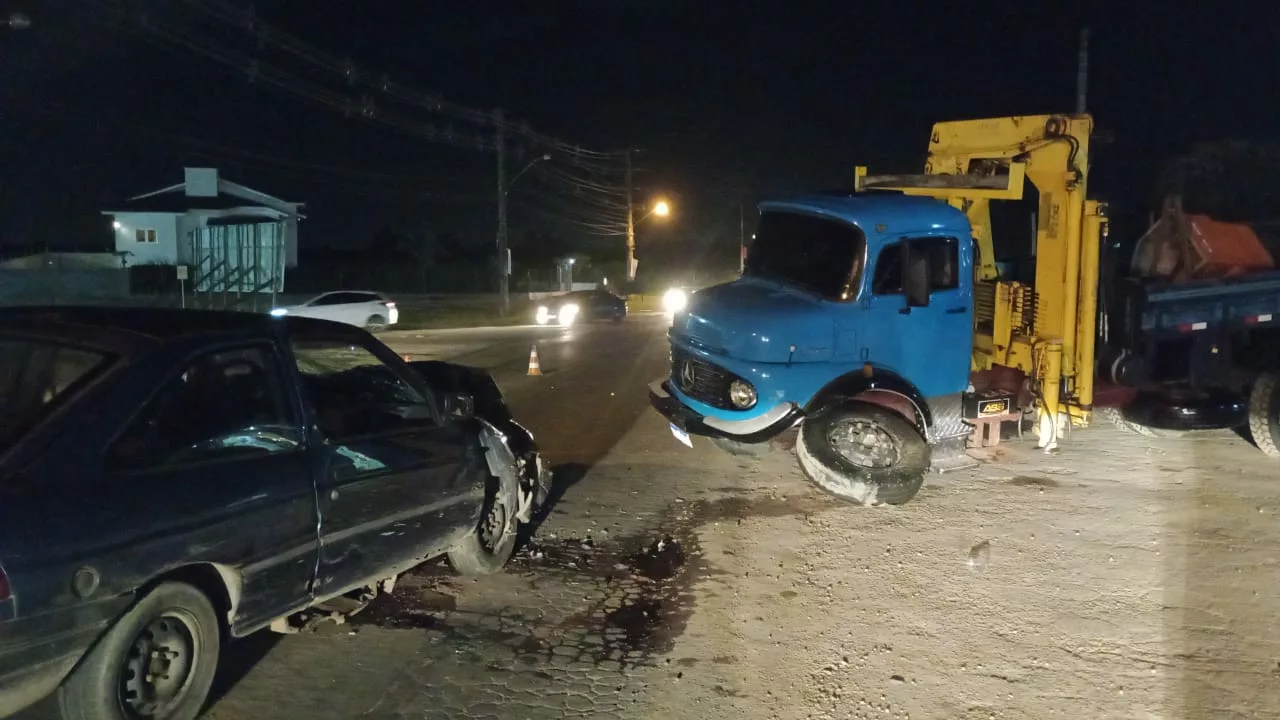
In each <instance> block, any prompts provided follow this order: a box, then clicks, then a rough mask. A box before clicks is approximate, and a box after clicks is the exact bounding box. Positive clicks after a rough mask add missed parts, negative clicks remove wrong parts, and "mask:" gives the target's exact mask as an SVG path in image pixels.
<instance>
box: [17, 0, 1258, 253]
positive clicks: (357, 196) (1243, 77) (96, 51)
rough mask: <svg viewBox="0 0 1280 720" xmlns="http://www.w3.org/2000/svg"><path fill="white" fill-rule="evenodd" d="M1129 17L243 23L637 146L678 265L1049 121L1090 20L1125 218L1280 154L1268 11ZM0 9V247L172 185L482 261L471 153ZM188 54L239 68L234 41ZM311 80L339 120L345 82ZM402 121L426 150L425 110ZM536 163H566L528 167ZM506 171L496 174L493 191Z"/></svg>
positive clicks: (930, 13)
mask: <svg viewBox="0 0 1280 720" xmlns="http://www.w3.org/2000/svg"><path fill="white" fill-rule="evenodd" d="M213 4H214V5H215V6H218V7H222V6H231V7H247V3H243V2H240V1H239V0H220V1H215V2H214V3H213ZM1142 4H1143V3H1125V4H1123V5H1128V6H1134V5H1142ZM122 5H123V6H128V7H143V8H147V9H148V12H147V15H146V17H147V18H148V22H147V24H145V25H144V24H142V23H140V22H139V20H138V18H139V17H140V16H139V15H137V14H136V13H135V14H133V15H129V16H128V17H127V18H126V19H125V20H124V21H123V22H121V21H120V20H119V18H118V17H116V16H113V15H111V14H110V13H109V12H108V11H109V10H110V9H111V8H112V7H118V6H122ZM1120 5H1122V3H1115V6H1117V7H1118V6H1120ZM1149 5H1150V7H1151V8H1152V9H1151V10H1146V9H1143V10H1125V11H1119V10H1112V11H1108V12H1095V13H1091V14H1088V15H1085V13H1083V12H1082V11H1077V10H1078V9H1077V8H1076V7H1075V6H1074V5H1073V4H1069V3H1057V4H1055V6H1057V7H1058V8H1060V9H1050V10H1038V9H1036V8H1037V7H1038V6H1036V5H1035V4H1033V3H981V2H966V3H944V2H937V3H911V2H892V3H873V2H852V1H850V0H846V1H844V2H801V1H796V2H789V3H788V2H760V1H749V2H734V3H729V2H718V3H717V2H695V1H692V0H689V1H685V2H679V1H677V0H648V1H645V0H628V1H624V0H594V1H590V0H554V1H550V0H548V1H547V2H541V3H516V2H487V1H484V0H470V1H468V2H439V1H437V2H427V1H422V2H391V1H389V0H388V1H385V2H350V1H347V2H338V1H336V0H281V1H277V2H270V1H267V0H261V1H259V2H257V3H256V5H255V9H256V12H257V14H258V17H260V18H261V19H262V20H264V21H265V22H266V23H268V24H270V25H271V26H273V27H276V28H279V29H282V30H284V31H287V32H288V33H291V34H292V35H294V36H296V37H297V38H300V39H301V40H303V41H305V42H306V43H308V44H309V45H312V46H315V47H317V48H321V49H323V50H325V51H327V52H330V53H333V54H334V55H336V56H344V57H350V58H351V59H352V60H353V62H354V64H355V66H356V67H357V68H359V69H360V70H361V71H367V72H368V73H373V74H377V75H379V76H380V75H382V74H384V73H385V74H386V75H387V77H389V78H391V79H393V80H394V81H396V82H398V83H401V84H403V85H404V86H408V87H412V88H414V89H417V90H421V91H424V92H429V93H435V94H438V95H439V96H441V97H443V98H445V99H447V100H449V101H451V102H454V103H458V104H460V105H463V106H468V107H473V108H477V109H482V110H485V111H489V110H492V109H494V108H498V107H501V108H503V109H504V110H505V111H506V112H507V114H508V115H509V116H510V117H512V118H513V119H516V120H520V121H524V122H527V123H529V125H530V126H531V127H532V128H534V129H536V130H537V131H538V132H541V133H545V134H547V135H550V136H554V137H556V138H560V139H562V140H563V141H565V142H569V143H573V144H579V145H582V146H585V147H587V148H591V149H593V150H600V151H606V150H618V149H621V148H624V147H628V146H632V147H640V148H644V149H645V150H646V151H647V152H645V153H643V154H642V155H641V156H640V158H641V160H640V161H639V162H640V165H641V167H642V170H643V172H642V173H641V174H640V175H638V177H637V185H638V186H639V188H640V190H639V192H638V196H639V199H643V198H644V197H646V196H649V195H652V194H658V193H661V194H664V195H667V196H670V197H672V198H673V199H674V201H675V204H676V207H677V217H676V218H675V221H674V222H672V223H671V224H670V225H669V226H668V227H666V228H664V229H662V230H661V231H659V230H657V229H656V228H655V229H653V230H652V231H651V232H655V233H657V232H661V233H666V234H667V236H668V238H678V239H683V240H687V241H689V242H690V243H691V244H692V245H697V244H699V243H705V242H708V241H709V240H710V239H712V238H715V237H717V236H719V237H723V236H724V235H726V234H732V235H733V236H734V237H735V238H736V234H737V226H738V202H739V199H740V198H746V201H747V205H748V208H749V207H750V205H751V203H752V202H753V201H754V200H756V199H759V198H760V197H762V196H765V195H769V194H773V193H780V192H781V193H789V192H794V191H798V190H804V189H831V188H837V187H846V186H848V185H849V184H850V178H851V176H852V173H853V167H854V165H855V164H868V165H870V166H871V167H872V168H873V170H874V169H875V168H881V169H885V170H911V169H917V168H918V167H919V166H920V164H921V162H922V160H923V154H924V151H925V145H926V141H927V136H928V129H929V126H930V124H931V123H932V122H933V121H935V120H942V119H964V118H969V117H983V116H998V115H1006V114H1030V113H1041V112H1056V111H1070V110H1071V109H1072V108H1073V107H1074V102H1075V97H1074V94H1075V65H1076V46H1077V42H1078V35H1079V30H1080V28H1081V27H1082V26H1083V25H1084V24H1086V22H1087V24H1088V25H1089V26H1090V27H1091V29H1092V43H1091V51H1092V52H1091V73H1090V86H1089V89H1090V92H1089V109H1090V111H1091V112H1093V114H1094V115H1095V117H1096V118H1097V122H1098V125H1099V126H1100V127H1102V128H1105V129H1106V130H1108V131H1109V132H1110V134H1111V135H1112V136H1113V138H1114V140H1113V142H1112V143H1111V144H1109V145H1108V146H1106V147H1102V148H1097V149H1096V150H1095V153H1094V169H1093V174H1092V176H1091V182H1092V185H1093V188H1094V190H1095V192H1101V193H1104V194H1105V195H1106V197H1107V198H1108V199H1109V200H1111V201H1112V202H1113V204H1114V205H1117V206H1121V205H1123V206H1126V207H1128V208H1129V209H1134V208H1135V207H1137V206H1142V210H1145V209H1146V206H1145V204H1146V203H1147V202H1148V200H1149V198H1148V197H1147V195H1148V190H1149V188H1150V186H1151V184H1152V179H1153V176H1154V174H1155V173H1156V172H1157V170H1158V168H1159V166H1160V164H1161V163H1162V161H1164V160H1166V159H1167V158H1168V157H1170V156H1171V155H1173V154H1176V153H1178V152H1181V151H1183V150H1185V149H1186V148H1187V147H1188V146H1189V145H1190V144H1191V143H1193V142H1196V141H1201V140H1215V139H1221V138H1258V139H1268V140H1276V139H1280V137H1277V136H1280V119H1278V118H1280V116H1278V115H1277V114H1276V112H1275V110H1274V105H1275V101H1274V99H1273V98H1274V96H1273V95H1272V94H1271V93H1272V92H1274V90H1275V89H1276V88H1280V60H1278V59H1277V58H1278V57H1280V55H1278V54H1277V52H1276V49H1277V40H1278V38H1277V36H1278V35H1280V6H1276V5H1273V7H1272V8H1271V9H1267V10H1262V9H1255V10H1252V11H1246V10H1245V9H1244V8H1245V7H1247V5H1249V4H1246V3H1218V4H1216V5H1204V6H1202V7H1205V8H1211V9H1205V10H1202V11H1199V12H1198V13H1186V12H1178V11H1175V10H1173V9H1172V8H1173V7H1174V6H1171V5H1167V4H1156V3H1150V4H1149ZM1229 5H1230V6H1238V7H1239V8H1240V9H1238V10H1235V11H1227V10H1223V9H1222V8H1224V7H1227V6H1229ZM1252 5H1254V6H1256V7H1257V8H1263V7H1264V4H1263V3H1253V4H1252ZM1045 7H1050V6H1049V5H1047V4H1046V6H1045ZM552 8H554V9H552ZM0 10H4V11H5V12H6V14H7V12H8V11H11V10H20V11H22V12H24V13H26V14H27V15H29V16H30V17H31V19H32V24H31V27H30V28H29V29H26V30H22V31H17V32H15V31H11V30H7V29H4V30H0V127H3V135H2V139H0V158H2V160H0V173H2V174H0V243H3V244H5V245H9V246H14V245H18V244H24V243H50V244H51V245H52V246H59V247H65V246H73V245H76V244H78V243H81V242H85V243H88V242H91V241H92V240H91V239H97V240H103V239H106V238H109V231H108V230H107V229H106V227H105V221H104V219H103V218H101V217H100V216H98V215H97V214H96V213H97V211H99V210H101V209H104V208H106V207H109V206H110V205H111V204H113V203H116V202H118V201H120V200H123V199H124V198H125V197H127V196H129V195H132V194H136V193H140V192H144V191H148V190H152V189H156V188H158V187H161V186H163V185H167V184H171V183H174V182H178V181H180V180H181V168H182V166H183V165H184V164H209V165H216V166H218V167H220V168H221V169H222V173H223V175H224V176H225V177H228V178H229V179H232V180H234V181H237V182H240V183H243V184H246V185H249V186H251V187H254V188H256V189H260V190H262V191H265V192H268V193H271V194H274V195H278V196H281V197H284V198H285V199H287V200H291V201H301V202H306V203H307V204H308V208H309V219H308V221H307V223H306V227H305V229H304V231H303V232H304V234H303V238H302V242H303V244H304V246H306V245H307V244H312V245H333V246H345V247H358V246H360V245H362V244H365V243H367V242H368V240H369V239H370V237H371V236H372V235H373V234H374V233H375V232H376V231H377V230H378V229H379V228H380V227H381V226H384V225H386V224H388V223H391V222H396V223H407V224H410V225H416V226H423V225H426V226H430V227H431V228H432V229H433V230H435V231H436V232H449V233H456V234H459V235H461V236H463V237H465V238H468V239H469V241H474V242H477V243H492V238H493V222H494V213H495V211H494V199H493V195H494V191H493V182H494V181H493V176H494V169H493V167H494V157H493V155H492V154H491V153H490V152H482V151H477V150H470V149H463V148H458V147H453V146H450V145H444V144H438V143H432V142H428V141H427V140H426V139H425V138H424V137H422V136H421V135H418V134H413V133H409V132H403V131H401V130H398V129H394V128H389V127H385V126H383V125H380V124H378V123H376V122H365V121H361V120H359V119H351V118H345V117H343V114H342V112H340V111H338V110H335V109H332V108H328V107H321V106H318V105H316V104H313V103H311V102H308V101H307V100H302V99H297V98H295V97H293V96H292V95H291V94H290V93H289V92H282V91H280V90H278V89H276V88H273V87H271V86H270V85H269V84H266V83H263V82H261V81H259V82H249V80H248V74H247V73H246V72H245V69H244V68H243V67H242V68H240V69H236V68H234V67H227V66H225V65H221V64H219V63H217V62H214V61H212V60H209V59H207V58H205V57H202V56H200V55H199V54H197V53H196V52H193V51H192V50H191V49H190V48H187V47H183V46H175V45H173V44H166V43H164V42H162V41H160V40H158V39H157V37H156V33H155V32H154V29H155V28H161V29H164V28H171V29H172V28H177V29H180V30H183V31H184V32H192V31H196V32H201V27H202V26H201V25H200V24H199V21H198V20H197V18H198V17H199V15H200V13H199V11H198V10H197V9H193V8H191V7H190V6H189V4H188V3H187V2H185V0H168V1H167V2H158V1H150V0H133V1H132V2H122V1H121V0H0ZM203 37H205V38H206V39H207V40H208V42H209V43H212V44H213V45H214V46H216V47H222V48H228V49H231V50H234V51H236V52H243V51H246V50H247V51H249V52H250V54H252V49H253V48H254V47H255V44H254V39H253V37H252V35H251V34H249V33H247V32H239V33H237V32H225V31H222V32H219V33H209V34H208V35H205V36H203ZM307 77H308V79H309V80H311V81H314V82H316V83H319V84H320V85H323V86H324V87H326V88H328V89H330V90H331V91H333V92H334V93H336V94H337V95H338V96H343V95H344V94H345V95H347V96H350V95H351V94H352V93H351V91H349V90H348V89H347V86H346V85H344V82H343V80H342V78H340V77H324V76H323V75H322V74H321V75H316V74H312V75H308V76H307ZM407 117H410V118H411V119H412V121H413V122H421V123H428V122H432V123H436V124H437V125H438V127H443V126H444V124H445V120H444V119H443V118H439V117H433V116H432V115H431V114H429V113H427V112H425V111H423V112H418V113H416V114H414V113H410V114H408V115H407ZM455 128H456V129H457V130H458V131H459V132H462V133H464V134H465V133H469V134H471V135H476V134H477V133H479V132H480V131H481V130H482V128H479V127H474V126H471V127H468V126H467V125H466V124H464V123H455ZM485 132H488V131H485ZM557 162H561V163H562V162H566V160H564V159H562V158H553V160H552V161H551V162H550V163H547V164H548V165H555V164H556V163H557ZM522 164H523V163H521V162H517V161H515V160H513V161H512V165H513V166H516V167H515V168H513V172H514V169H518V167H519V166H520V165H522ZM554 171H555V168H535V169H534V170H533V171H531V172H530V173H529V174H528V175H527V176H526V177H525V178H523V179H522V180H521V181H520V183H519V184H518V185H517V186H516V187H515V188H514V189H513V191H512V194H511V197H512V200H513V208H512V214H511V221H512V225H513V228H512V232H513V234H518V233H522V232H524V231H525V230H529V229H538V230H556V229H558V230H560V231H562V232H565V231H572V229H573V228H574V227H575V226H574V224H573V222H569V223H567V224H566V223H565V222H563V221H564V219H565V218H566V217H568V218H576V219H580V218H581V217H583V216H584V213H585V212H587V211H582V210H580V209H578V208H575V207H574V206H573V202H572V201H573V199H574V198H573V197H572V194H566V193H565V192H564V187H563V185H557V184H556V183H555V182H553V181H552V180H551V176H550V175H549V173H551V172H554ZM568 171H572V169H571V168H570V169H569V170H568ZM748 222H749V221H748ZM749 231H750V230H749V228H748V232H749ZM647 232H649V231H648V230H647ZM86 238H89V239H86ZM597 242H602V243H606V244H608V243H616V244H617V247H618V248H620V247H621V244H620V243H621V240H620V239H618V238H614V239H612V240H597ZM609 246H610V247H612V246H611V245H609Z"/></svg>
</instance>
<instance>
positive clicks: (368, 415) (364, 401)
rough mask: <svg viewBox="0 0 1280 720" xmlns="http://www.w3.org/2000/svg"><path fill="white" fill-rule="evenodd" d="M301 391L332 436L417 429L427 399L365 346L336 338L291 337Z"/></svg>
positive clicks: (426, 412)
mask: <svg viewBox="0 0 1280 720" xmlns="http://www.w3.org/2000/svg"><path fill="white" fill-rule="evenodd" d="M293 353H294V357H295V359H296V360H297V364H298V371H299V372H300V373H301V374H302V378H303V390H304V393H305V395H306V398H307V402H308V403H309V404H310V406H311V409H312V411H313V412H314V417H315V422H316V425H317V426H318V427H319V428H320V431H321V433H323V434H324V436H325V437H326V438H327V439H329V440H333V441H344V440H348V439H350V438H354V437H362V436H367V435H376V434H380V433H389V432H398V431H401V430H407V429H413V428H420V427H422V425H423V423H429V422H431V421H432V420H433V418H434V416H433V415H432V413H431V405H430V401H429V399H428V398H426V397H424V396H423V395H422V394H421V393H420V392H418V390H417V389H416V388H415V387H414V386H413V385H411V384H410V383H409V382H408V381H407V380H405V378H403V377H402V376H401V375H400V372H399V370H398V369H396V368H393V367H392V366H390V365H388V364H387V363H385V362H383V361H382V360H381V359H380V358H378V356H377V355H375V354H374V353H373V352H372V351H370V350H369V349H368V348H366V347H363V346H361V345H353V344H351V343H349V342H344V341H339V340H319V341H315V340H296V341H295V342H294V345H293Z"/></svg>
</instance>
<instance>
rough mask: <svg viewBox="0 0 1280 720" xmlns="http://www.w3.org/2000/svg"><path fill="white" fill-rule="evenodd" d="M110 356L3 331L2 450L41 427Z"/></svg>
mask: <svg viewBox="0 0 1280 720" xmlns="http://www.w3.org/2000/svg"><path fill="white" fill-rule="evenodd" d="M109 360H110V358H109V357H108V356H107V355H104V354H103V353H100V352H96V351H93V350H87V349H85V348H80V347H72V346H70V345H62V344H60V343H54V342H49V341H46V340H36V339H30V338H19V337H12V336H9V337H4V336H0V450H3V449H5V448H8V447H9V446H11V445H13V444H14V443H16V442H17V441H18V440H20V439H21V438H22V436H23V435H24V434H25V433H27V432H28V431H29V430H31V429H33V428H35V427H36V425H37V424H38V423H39V422H40V421H41V420H43V419H44V417H45V416H46V415H47V414H48V413H49V412H50V411H51V410H52V409H53V408H54V407H55V406H56V405H58V404H60V403H62V402H64V401H66V400H67V399H68V398H69V397H71V396H73V395H74V394H75V393H76V391H77V390H78V388H80V387H82V386H83V385H84V383H85V382H87V381H88V380H89V379H90V378H91V377H92V376H93V375H96V374H97V373H99V372H101V371H102V369H104V368H105V367H106V365H107V364H108V362H109Z"/></svg>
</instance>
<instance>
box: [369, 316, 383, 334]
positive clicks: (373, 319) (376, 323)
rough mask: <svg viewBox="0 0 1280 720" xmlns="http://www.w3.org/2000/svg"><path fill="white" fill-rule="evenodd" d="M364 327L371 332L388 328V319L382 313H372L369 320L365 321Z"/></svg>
mask: <svg viewBox="0 0 1280 720" xmlns="http://www.w3.org/2000/svg"><path fill="white" fill-rule="evenodd" d="M364 327H365V329H366V330H368V331H369V332H380V331H382V330H386V329H387V319H386V318H384V317H382V316H381V315H370V316H369V319H368V320H365V321H364Z"/></svg>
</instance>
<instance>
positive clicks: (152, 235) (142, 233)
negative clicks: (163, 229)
mask: <svg viewBox="0 0 1280 720" xmlns="http://www.w3.org/2000/svg"><path fill="white" fill-rule="evenodd" d="M133 237H134V238H135V239H136V240H137V241H138V242H140V243H153V242H155V241H156V231H155V230H152V229H149V228H138V229H137V230H135V231H134V232H133Z"/></svg>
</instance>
